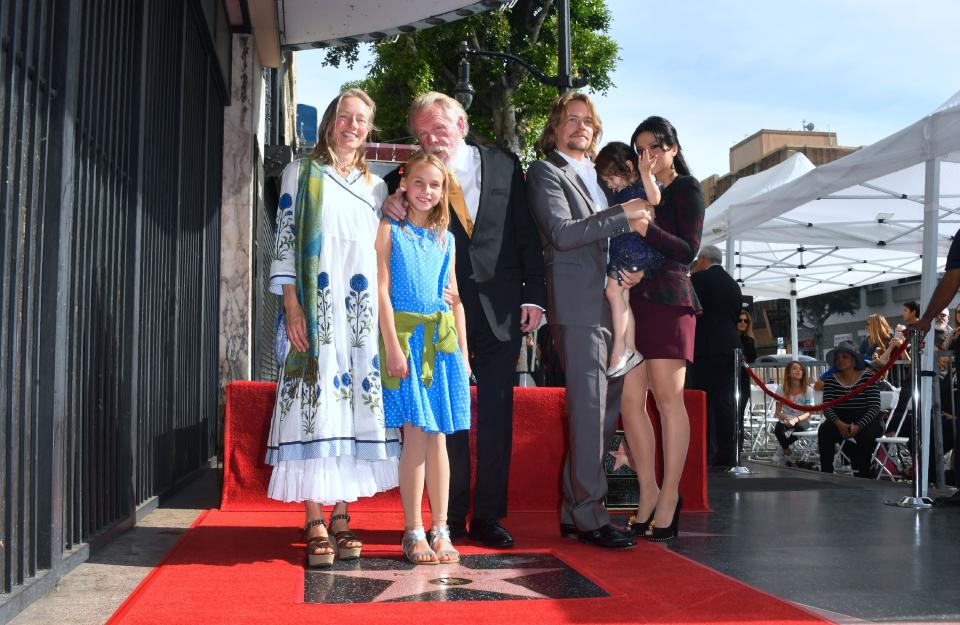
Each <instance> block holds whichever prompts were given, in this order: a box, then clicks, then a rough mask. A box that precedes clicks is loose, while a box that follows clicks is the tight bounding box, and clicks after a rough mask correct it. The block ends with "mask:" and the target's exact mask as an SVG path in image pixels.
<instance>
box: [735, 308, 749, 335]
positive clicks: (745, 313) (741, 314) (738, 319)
mask: <svg viewBox="0 0 960 625" xmlns="http://www.w3.org/2000/svg"><path fill="white" fill-rule="evenodd" d="M741 316H742V317H746V318H747V329H746V331H745V332H741V333H740V334H746V335H747V336H749V337H750V338H753V317H751V316H750V313H748V312H747V311H746V310H741V311H740V314H739V315H737V321H740V317H741Z"/></svg>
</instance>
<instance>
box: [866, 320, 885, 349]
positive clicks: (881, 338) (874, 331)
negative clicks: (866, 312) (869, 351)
mask: <svg viewBox="0 0 960 625" xmlns="http://www.w3.org/2000/svg"><path fill="white" fill-rule="evenodd" d="M889 342H890V324H889V323H887V318H886V317H884V316H883V315H870V316H869V317H867V345H873V346H875V347H879V348H880V349H886V348H887V343H889Z"/></svg>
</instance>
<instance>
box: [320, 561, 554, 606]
mask: <svg viewBox="0 0 960 625" xmlns="http://www.w3.org/2000/svg"><path fill="white" fill-rule="evenodd" d="M560 570H562V569H558V568H542V569H532V568H529V569H528V568H519V569H515V568H509V569H472V568H469V567H466V566H463V565H462V564H459V563H458V564H438V565H432V566H431V565H420V566H415V567H413V568H412V569H406V570H400V569H397V570H386V571H372V570H360V571H334V572H331V574H333V575H342V576H345V577H359V578H364V579H382V580H386V581H389V582H393V583H392V584H390V586H388V587H387V588H386V590H384V591H382V592H381V593H380V594H378V595H377V596H376V597H374V599H373V602H374V603H376V602H382V601H392V600H395V599H403V598H405V597H412V596H415V595H422V594H425V593H430V592H437V591H438V590H444V589H446V588H449V587H454V586H456V587H465V588H468V589H469V590H475V591H479V592H483V591H485V592H495V593H499V594H503V595H510V596H512V597H516V598H522V597H525V598H528V599H549V597H547V596H546V595H543V594H541V593H539V592H537V591H535V590H531V589H529V588H525V587H523V586H520V585H518V584H513V583H511V582H510V581H509V580H510V579H515V578H519V577H525V576H527V575H537V574H538V573H552V572H556V571H560Z"/></svg>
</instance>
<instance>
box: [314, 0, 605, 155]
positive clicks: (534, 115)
mask: <svg viewBox="0 0 960 625" xmlns="http://www.w3.org/2000/svg"><path fill="white" fill-rule="evenodd" d="M570 17H571V19H570V22H571V29H570V30H571V53H572V65H573V70H574V73H575V74H576V73H577V72H578V69H580V70H586V72H587V73H588V74H589V76H590V84H589V86H588V87H587V91H590V92H594V93H606V92H607V90H608V89H609V88H610V87H612V86H613V83H612V81H611V79H610V74H611V73H612V71H613V69H614V68H615V66H616V62H617V61H618V60H619V59H618V57H617V53H618V46H617V44H616V42H615V41H613V40H612V39H611V38H610V37H608V36H607V34H606V33H607V31H608V30H609V28H610V21H611V15H610V10H609V9H608V8H607V4H606V2H605V1H604V0H572V1H571V7H570ZM462 41H467V42H468V43H469V45H470V47H471V48H472V49H479V50H490V51H497V52H507V53H510V54H513V55H515V56H519V57H520V58H522V59H523V60H525V61H527V62H528V63H531V64H532V65H535V66H536V67H537V68H539V69H540V70H541V71H542V72H543V73H545V74H547V75H549V76H554V75H556V73H557V7H556V6H555V3H554V2H552V0H520V2H518V3H517V4H516V6H515V7H514V8H513V9H511V10H509V11H492V12H487V13H483V14H480V15H475V16H473V17H470V18H467V19H465V20H461V21H458V22H452V23H450V24H446V25H443V26H438V27H434V28H430V29H428V30H424V31H419V32H416V33H411V34H408V35H403V36H401V37H400V38H399V39H398V40H397V41H396V42H395V43H381V44H378V45H376V46H375V48H374V61H373V64H372V66H371V68H370V73H369V76H368V77H367V79H366V80H365V81H362V82H361V84H360V86H361V87H362V88H363V89H365V90H366V91H367V92H368V93H369V94H370V95H371V97H373V99H374V100H375V101H376V103H377V118H376V124H377V126H378V127H379V128H380V129H381V131H380V132H379V133H378V135H377V137H375V138H374V140H375V141H386V142H396V143H413V142H414V141H413V139H412V137H410V132H409V130H408V129H407V127H406V123H407V107H408V106H409V104H410V102H411V100H413V98H414V97H416V96H417V95H419V94H420V93H423V92H424V91H429V90H435V91H441V92H443V93H446V94H449V95H451V96H452V95H453V92H454V87H455V86H456V83H457V80H458V71H459V63H460V56H459V46H460V42H462ZM356 56H357V54H356V47H355V46H348V47H345V48H335V49H331V50H330V51H329V52H328V53H327V63H329V64H331V65H336V66H339V65H340V64H347V65H348V66H352V63H353V62H355V61H356ZM470 69H471V72H470V74H471V75H470V78H471V82H472V83H473V86H474V88H475V89H476V91H477V93H476V95H475V97H474V101H473V105H472V107H471V108H470V110H469V114H470V127H471V135H472V137H473V138H474V139H475V140H477V141H478V142H481V143H495V144H497V145H499V146H501V147H504V148H507V149H509V150H511V151H513V152H516V153H518V154H519V155H520V156H521V159H522V160H523V161H524V162H530V161H531V160H533V159H534V158H535V154H534V149H533V146H534V144H535V143H536V139H537V137H538V136H539V135H540V132H541V130H542V128H543V126H544V124H545V122H546V118H547V113H548V112H549V109H550V104H551V103H552V102H553V100H554V99H555V98H556V96H557V93H558V92H557V89H556V88H554V87H550V86H547V85H543V84H541V83H539V82H538V81H537V80H536V79H534V78H533V77H532V76H530V74H529V73H527V71H526V70H524V69H523V68H522V67H521V66H520V65H519V64H516V63H508V62H506V61H504V60H500V59H489V58H482V57H476V56H471V57H470Z"/></svg>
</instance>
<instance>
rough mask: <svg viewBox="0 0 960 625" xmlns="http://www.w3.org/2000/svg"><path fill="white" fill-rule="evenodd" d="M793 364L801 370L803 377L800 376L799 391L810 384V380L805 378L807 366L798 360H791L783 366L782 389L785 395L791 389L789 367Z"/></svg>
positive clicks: (791, 382) (805, 388)
mask: <svg viewBox="0 0 960 625" xmlns="http://www.w3.org/2000/svg"><path fill="white" fill-rule="evenodd" d="M793 365H797V366H798V367H800V370H801V371H803V377H802V378H800V391H802V392H806V390H807V387H808V386H810V380H809V379H808V378H807V368H806V367H804V366H803V363H802V362H800V361H799V360H791V361H790V362H788V363H787V366H786V367H784V368H783V390H784V392H785V393H786V394H787V395H789V394H790V391H792V390H793V379H792V378H791V377H790V367H792V366H793Z"/></svg>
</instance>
